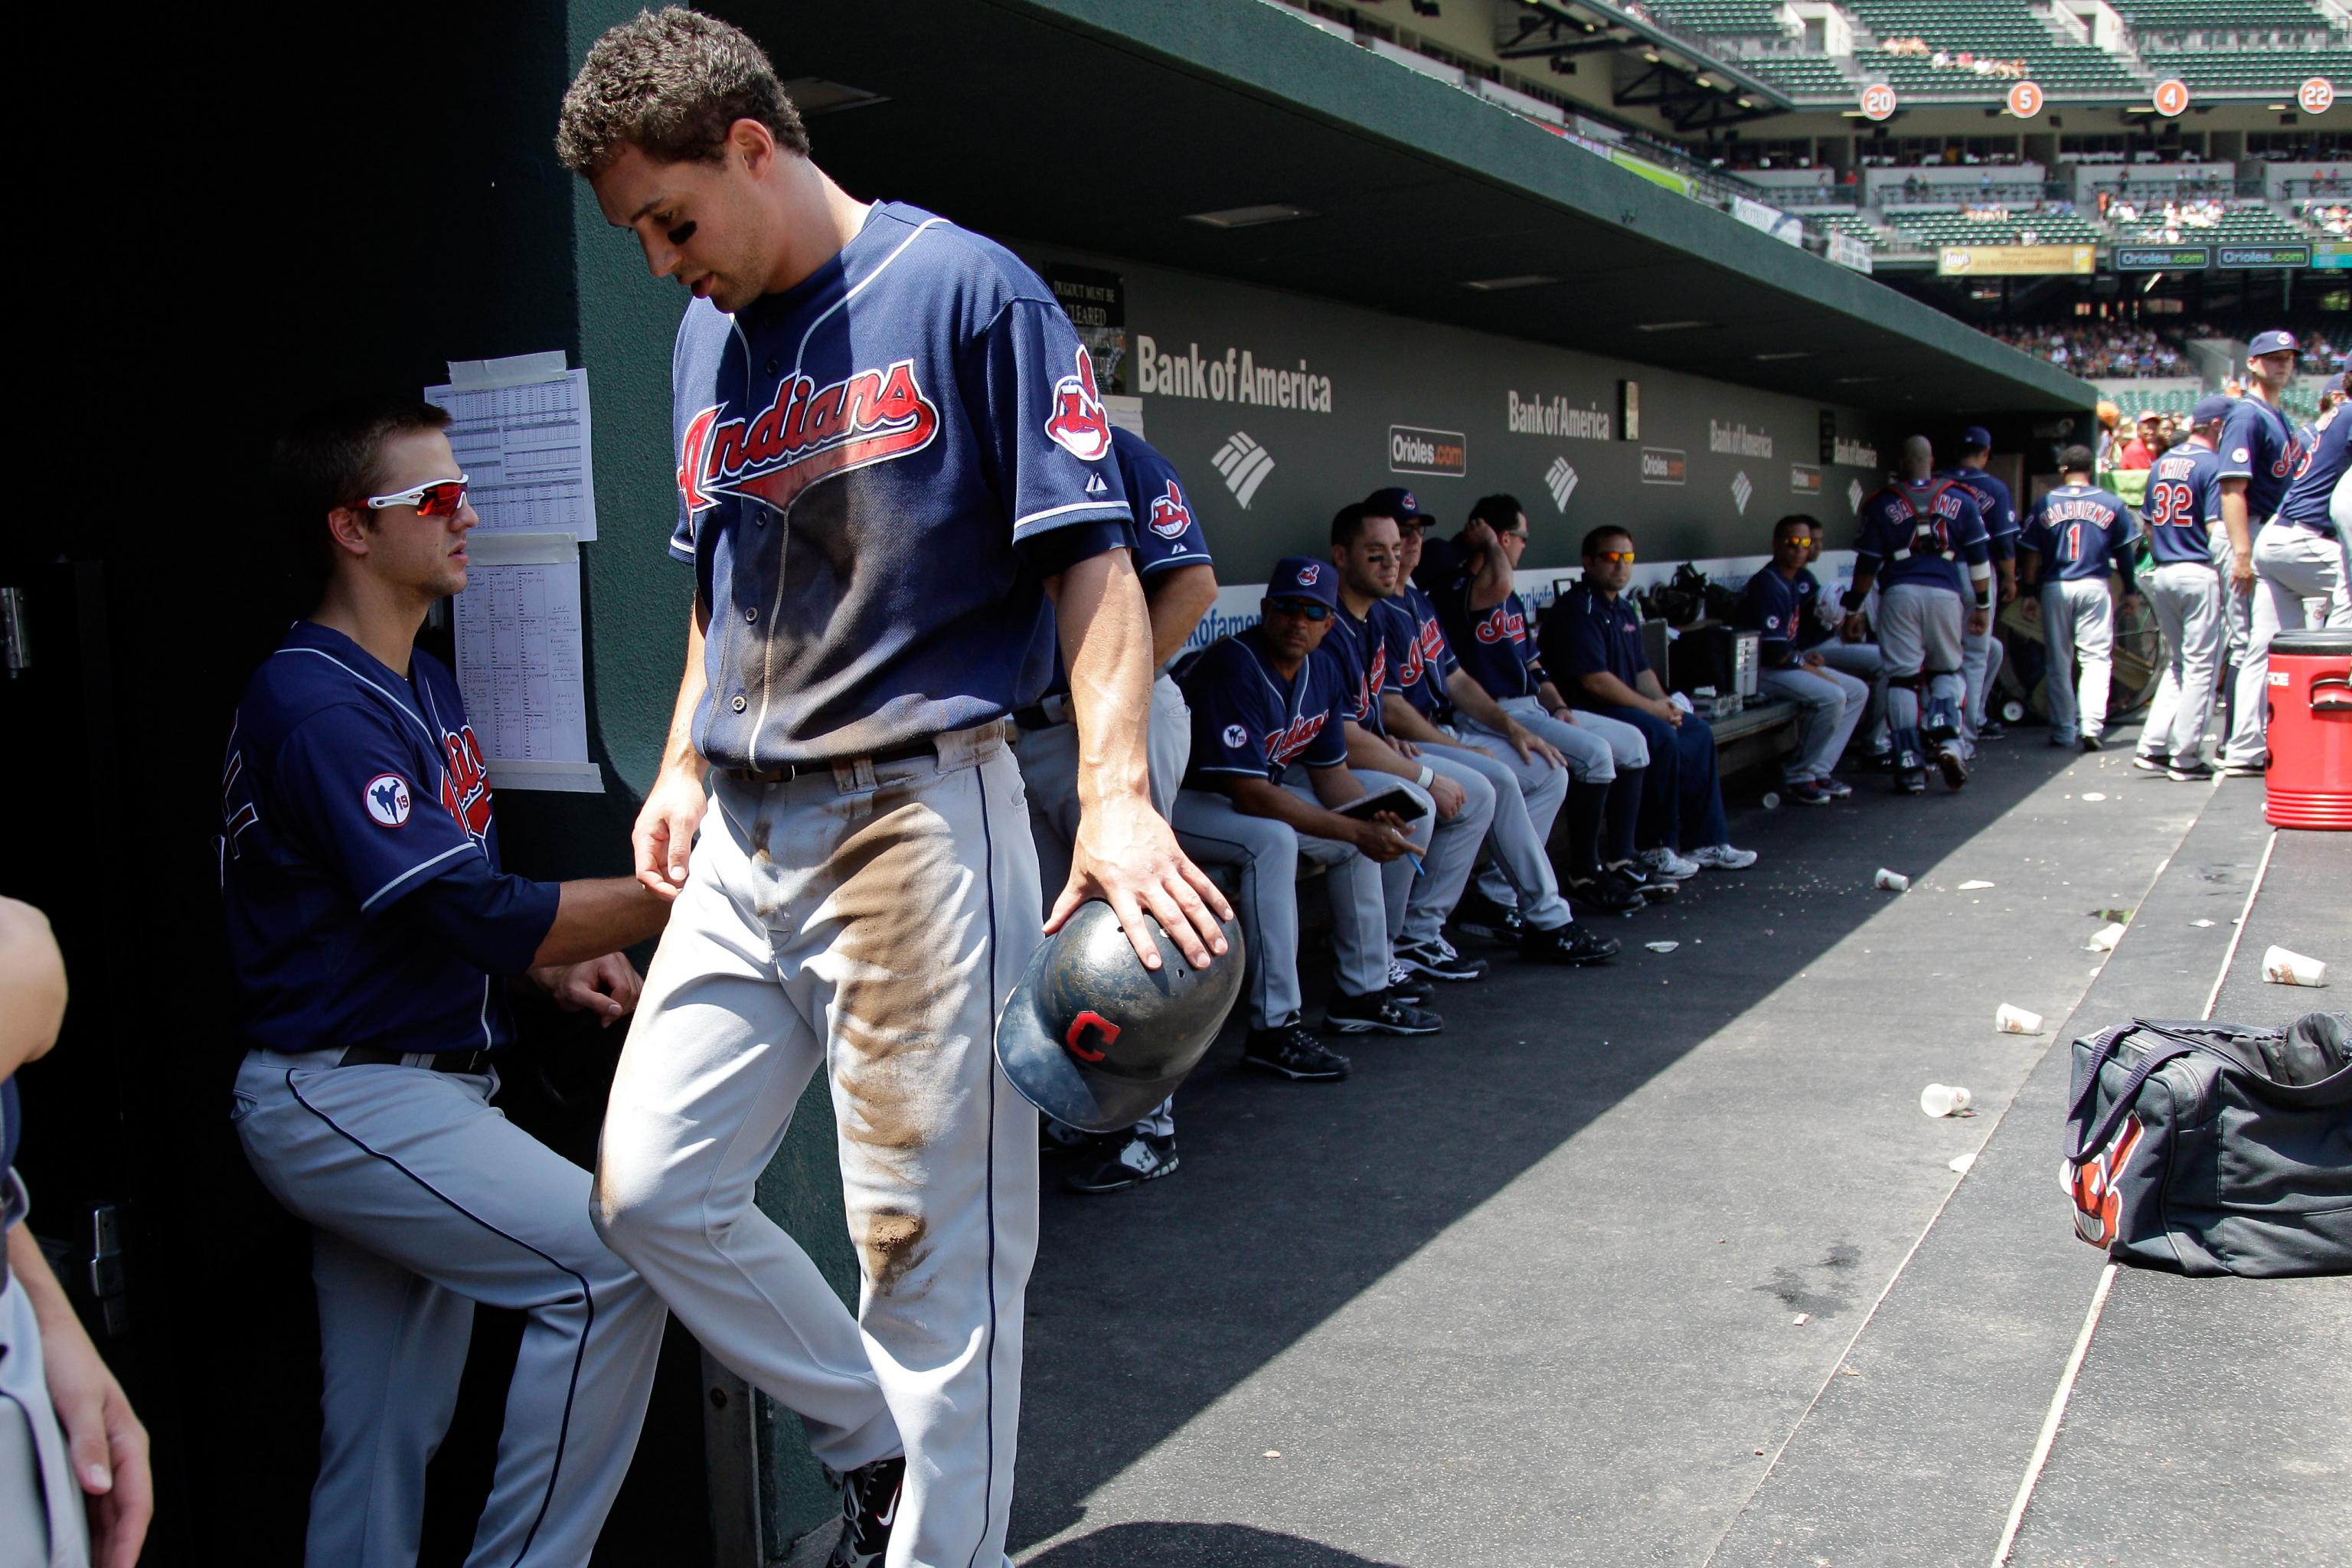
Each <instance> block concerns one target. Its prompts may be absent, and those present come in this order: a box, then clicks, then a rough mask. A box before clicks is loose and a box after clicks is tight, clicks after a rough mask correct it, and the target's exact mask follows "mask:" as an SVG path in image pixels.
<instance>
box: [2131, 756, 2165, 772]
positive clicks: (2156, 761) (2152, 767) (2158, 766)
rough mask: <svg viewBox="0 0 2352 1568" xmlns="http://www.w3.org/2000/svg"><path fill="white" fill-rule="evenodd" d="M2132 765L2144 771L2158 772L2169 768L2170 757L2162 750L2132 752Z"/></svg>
mask: <svg viewBox="0 0 2352 1568" xmlns="http://www.w3.org/2000/svg"><path fill="white" fill-rule="evenodd" d="M2132 766H2134V767H2136V768H2137V769H2138V770H2139V771H2140V772H2142V773H2165V772H2168V771H2169V770H2170V768H2171V767H2172V759H2171V758H2170V757H2168V756H2166V755H2165V754H2164V753H2163V752H2133V753H2132Z"/></svg>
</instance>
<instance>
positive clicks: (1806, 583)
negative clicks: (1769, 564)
mask: <svg viewBox="0 0 2352 1568" xmlns="http://www.w3.org/2000/svg"><path fill="white" fill-rule="evenodd" d="M1790 586H1791V587H1793V588H1794V589H1795V590H1796V593H1797V620H1796V633H1797V648H1798V651H1800V652H1803V651H1805V650H1807V649H1811V648H1816V647H1821V646H1822V644H1823V643H1825V642H1827V641H1829V640H1830V639H1831V638H1832V637H1835V636H1837V626H1836V624H1835V623H1834V622H1831V623H1826V624H1825V623H1823V621H1822V580H1821V579H1820V578H1819V577H1816V576H1814V575H1813V569H1812V568H1811V567H1810V566H1800V567H1798V568H1797V580H1796V582H1794V583H1793V584H1790Z"/></svg>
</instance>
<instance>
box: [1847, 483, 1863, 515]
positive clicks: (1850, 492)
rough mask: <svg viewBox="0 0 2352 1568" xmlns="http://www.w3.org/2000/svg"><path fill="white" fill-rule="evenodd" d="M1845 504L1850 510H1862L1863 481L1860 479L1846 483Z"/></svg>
mask: <svg viewBox="0 0 2352 1568" xmlns="http://www.w3.org/2000/svg"><path fill="white" fill-rule="evenodd" d="M1845 504H1846V507H1847V510H1852V511H1860V510H1862V481H1861V480H1860V479H1848V480H1847V481H1846V487H1845Z"/></svg>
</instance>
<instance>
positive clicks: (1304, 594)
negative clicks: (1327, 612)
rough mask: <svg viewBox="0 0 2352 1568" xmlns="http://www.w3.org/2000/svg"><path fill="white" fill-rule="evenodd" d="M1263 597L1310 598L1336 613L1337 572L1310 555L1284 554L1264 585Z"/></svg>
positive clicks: (1337, 601) (1334, 567)
mask: <svg viewBox="0 0 2352 1568" xmlns="http://www.w3.org/2000/svg"><path fill="white" fill-rule="evenodd" d="M1265 596H1266V597H1267V598H1269V599H1311V600H1313V601H1314V602H1315V603H1316V604H1318V605H1329V606H1330V607H1331V608H1333V609H1335V610H1336V609H1338V608H1339V568H1338V567H1337V566H1334V565H1332V564H1331V563H1329V562H1328V561H1318V560H1316V559H1315V558H1314V557H1313V556H1312V555H1286V556H1284V557H1283V558H1282V559H1281V560H1279V561H1277V562H1276V563H1274V575H1273V576H1272V577H1271V578H1269V579H1268V580H1267V582H1266V584H1265Z"/></svg>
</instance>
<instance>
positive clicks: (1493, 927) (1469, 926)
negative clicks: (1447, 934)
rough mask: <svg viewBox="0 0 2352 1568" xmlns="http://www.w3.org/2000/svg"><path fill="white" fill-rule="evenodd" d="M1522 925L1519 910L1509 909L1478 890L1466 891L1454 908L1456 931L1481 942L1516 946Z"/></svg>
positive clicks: (1470, 889)
mask: <svg viewBox="0 0 2352 1568" xmlns="http://www.w3.org/2000/svg"><path fill="white" fill-rule="evenodd" d="M1520 924H1521V921H1520V918H1519V911H1518V910H1515V909H1505V908H1504V907H1503V906H1502V905H1500V904H1498V903H1496V901H1495V900H1492V899H1490V898H1488V897H1487V896H1486V894H1484V893H1482V892H1480V891H1479V890H1478V889H1475V888H1469V889H1465V890H1464V892H1463V894H1462V898H1461V900H1460V901H1459V902H1458V903H1456V904H1455V905H1454V930H1455V931H1460V932H1461V933H1462V934H1463V935H1464V936H1475V937H1476V938H1477V939H1478V940H1479V941H1481V942H1517V941H1518V940H1519V928H1520Z"/></svg>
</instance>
